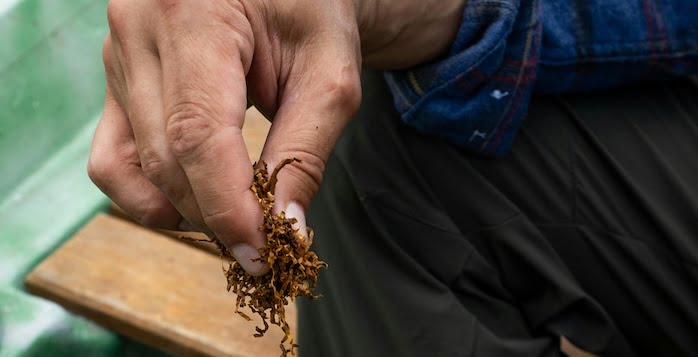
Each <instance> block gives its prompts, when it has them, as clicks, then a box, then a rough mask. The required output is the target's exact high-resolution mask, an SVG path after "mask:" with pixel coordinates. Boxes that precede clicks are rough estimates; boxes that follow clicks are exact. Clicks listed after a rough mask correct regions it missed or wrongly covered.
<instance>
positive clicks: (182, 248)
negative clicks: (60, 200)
mask: <svg viewBox="0 0 698 357" xmlns="http://www.w3.org/2000/svg"><path fill="white" fill-rule="evenodd" d="M26 286H27V288H28V290H29V291H30V292H32V293H35V294H37V295H40V296H43V297H46V298H48V299H51V300H54V301H56V302H58V303H59V304H61V305H63V306H65V307H66V308H67V309H69V310H72V311H74V312H76V313H78V314H81V315H84V316H86V317H88V318H91V319H93V320H95V321H96V322H98V323H100V324H102V325H104V326H106V327H108V328H110V329H113V330H115V331H116V332H119V333H121V334H123V335H126V336H128V337H131V338H133V339H135V340H139V341H141V342H144V343H146V344H149V345H152V346H155V347H157V348H160V349H162V350H165V351H167V352H170V353H173V354H175V355H186V356H189V355H192V356H279V355H280V351H281V350H280V348H279V341H281V337H282V333H281V331H280V330H278V329H276V326H274V328H272V330H270V332H269V333H268V334H267V335H266V336H264V337H262V338H255V337H253V336H252V334H253V333H254V327H255V326H256V325H255V323H256V322H258V321H257V320H254V321H253V322H247V321H245V320H244V319H242V318H241V317H240V316H238V315H236V314H235V313H234V309H235V306H234V305H235V304H234V301H235V295H234V294H232V293H228V292H226V290H225V287H226V281H225V278H224V276H223V273H222V271H221V261H220V259H219V258H218V257H216V256H213V255H211V254H208V253H206V252H204V251H201V250H199V249H195V248H192V247H190V246H188V245H186V244H183V243H180V242H177V241H175V240H173V239H171V238H169V237H166V236H164V235H162V234H159V233H157V232H154V231H150V230H147V229H145V228H142V227H139V226H137V225H135V224H133V223H130V222H127V221H124V220H121V219H118V218H115V217H111V216H108V215H99V216H97V217H96V218H94V219H93V220H92V221H91V222H90V223H88V224H87V225H86V226H85V227H84V228H83V229H82V230H81V231H80V232H78V233H77V234H76V235H75V236H74V237H73V238H71V239H70V240H69V241H68V242H67V243H66V244H64V245H63V246H62V247H60V248H59V249H58V250H57V251H56V252H55V253H54V254H52V255H51V256H49V257H48V258H47V259H46V260H45V261H43V262H42V263H41V264H40V265H39V266H38V267H36V268H35V269H34V271H32V272H31V273H30V274H29V275H28V276H27V278H26ZM287 314H288V320H289V323H290V324H291V327H292V329H293V330H294V331H295V327H296V323H295V321H296V311H295V306H290V307H289V308H288V310H287ZM248 315H250V316H251V313H249V312H248Z"/></svg>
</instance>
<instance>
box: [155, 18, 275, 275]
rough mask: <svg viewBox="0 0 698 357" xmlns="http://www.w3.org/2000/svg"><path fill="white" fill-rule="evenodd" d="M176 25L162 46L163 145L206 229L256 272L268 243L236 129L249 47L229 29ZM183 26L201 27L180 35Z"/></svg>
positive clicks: (241, 117) (240, 116)
mask: <svg viewBox="0 0 698 357" xmlns="http://www.w3.org/2000/svg"><path fill="white" fill-rule="evenodd" d="M179 26H180V27H179V28H178V29H177V30H175V31H174V32H175V33H170V34H171V36H175V37H176V39H172V40H168V39H165V40H164V41H162V44H161V45H159V47H161V48H160V49H159V50H160V55H161V62H162V70H163V97H164V109H165V115H166V120H167V140H168V144H169V147H170V150H171V151H172V153H173V154H174V156H175V157H176V158H177V160H178V161H179V163H180V165H181V166H182V168H183V170H184V172H185V174H186V176H187V178H188V179H189V182H190V184H191V188H192V191H193V193H194V196H195V197H196V200H197V202H198V204H199V207H200V209H201V213H202V216H203V218H204V222H205V223H206V225H207V226H208V228H209V229H210V230H211V231H212V232H213V233H214V234H215V235H216V237H217V238H218V239H220V240H221V242H222V243H224V244H225V245H226V246H227V247H228V248H229V249H230V250H231V252H232V253H233V255H234V256H235V257H236V259H237V260H238V261H239V262H240V264H241V265H242V267H243V268H245V270H247V271H248V272H250V273H253V274H255V273H257V274H260V273H263V272H264V270H265V267H264V266H263V265H262V264H261V263H253V262H252V260H251V259H252V258H257V257H259V252H258V251H257V248H260V247H263V246H264V244H265V237H264V235H263V233H262V232H261V231H259V229H258V227H259V226H260V225H261V223H262V210H261V207H260V206H259V204H258V202H257V199H256V197H255V196H254V194H253V193H252V192H251V191H250V186H251V184H252V175H253V170H252V165H251V163H250V160H249V156H248V154H247V149H246V147H245V144H244V141H243V138H242V131H241V128H242V124H243V121H244V115H245V110H246V109H247V93H246V85H245V66H244V64H243V61H245V60H247V59H246V58H245V52H246V51H251V47H252V44H251V43H250V42H248V43H247V44H245V43H244V42H245V41H246V39H245V38H244V36H241V35H240V34H238V33H235V32H233V31H229V32H225V31H223V30H221V31H222V32H221V33H216V32H215V31H214V32H211V31H210V30H211V27H210V25H208V28H207V27H206V26H182V23H181V22H179ZM182 28H185V29H186V28H190V29H194V30H192V31H200V32H199V33H197V32H187V33H184V34H182V33H181V32H182V31H185V32H186V30H182ZM201 28H207V29H208V31H201V30H199V29H201ZM178 32H179V33H178ZM250 38H251V37H250ZM241 46H249V47H250V48H240V47H241Z"/></svg>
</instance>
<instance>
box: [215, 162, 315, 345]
mask: <svg viewBox="0 0 698 357" xmlns="http://www.w3.org/2000/svg"><path fill="white" fill-rule="evenodd" d="M294 162H297V163H300V162H301V161H300V160H298V159H295V158H293V159H286V160H284V161H282V162H281V163H280V164H279V165H278V166H276V168H275V169H274V172H273V173H272V174H271V176H270V175H269V174H268V172H267V165H266V163H264V161H261V162H260V163H259V165H255V167H256V168H255V171H254V181H253V183H252V187H251V190H252V192H254V193H255V195H256V196H257V199H258V200H259V204H260V205H261V206H262V210H263V212H264V223H263V224H262V225H261V226H260V227H259V229H260V230H261V231H263V232H264V233H266V236H267V243H266V246H265V247H264V248H260V249H259V252H260V255H261V258H260V260H261V261H263V262H266V263H267V264H268V265H269V267H270V268H271V269H270V271H269V273H267V274H266V275H263V276H252V275H250V274H248V273H247V272H246V271H245V270H244V269H243V268H242V267H241V266H240V264H239V263H238V262H237V261H235V259H234V258H233V256H232V254H231V253H230V251H228V249H227V248H226V247H225V246H224V245H223V244H221V242H220V241H219V240H218V239H217V238H215V237H214V238H211V241H210V242H211V243H214V244H215V245H216V246H217V247H218V249H219V250H220V252H221V258H223V259H224V260H225V261H227V262H228V267H227V268H226V267H225V266H224V267H223V273H224V274H225V276H226V278H227V280H228V291H233V292H234V293H236V294H237V302H236V308H235V312H236V313H238V314H239V315H240V316H242V317H243V318H245V319H246V320H248V321H250V320H251V318H250V317H249V316H247V315H246V314H245V313H243V312H242V311H240V310H239V308H241V307H245V306H248V307H249V308H250V310H251V311H252V312H253V313H255V314H257V315H259V316H260V317H261V319H262V323H263V327H256V328H255V330H256V333H255V334H254V336H255V337H262V336H264V334H265V333H266V332H267V331H268V330H269V324H274V325H277V326H279V327H281V329H282V330H283V332H284V338H283V339H282V340H281V343H280V344H279V346H280V347H281V351H282V352H281V355H282V356H286V355H287V354H288V353H289V352H290V353H291V354H295V352H294V350H295V348H297V347H298V345H297V344H295V343H294V341H293V336H292V335H291V328H290V327H289V325H288V322H287V321H286V306H287V305H288V304H289V302H290V301H293V300H294V299H295V298H296V297H298V296H307V297H309V298H311V299H315V298H318V297H319V296H316V295H313V290H314V289H315V286H316V285H317V278H318V271H319V270H320V269H321V268H324V267H327V264H326V263H325V262H323V261H321V260H320V259H319V258H318V256H317V255H316V254H315V253H314V252H311V251H310V250H309V248H310V245H311V244H312V242H313V230H312V229H311V228H309V227H308V228H307V236H304V235H303V234H301V233H300V232H299V231H298V230H297V229H294V228H293V224H295V223H296V222H297V221H296V219H295V218H287V217H286V214H285V213H284V212H281V213H278V214H273V213H272V209H273V208H274V188H275V186H276V183H277V175H278V173H279V171H280V170H281V169H282V168H284V166H286V165H289V164H292V163H294Z"/></svg>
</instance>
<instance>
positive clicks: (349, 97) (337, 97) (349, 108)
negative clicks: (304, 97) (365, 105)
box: [326, 75, 361, 116]
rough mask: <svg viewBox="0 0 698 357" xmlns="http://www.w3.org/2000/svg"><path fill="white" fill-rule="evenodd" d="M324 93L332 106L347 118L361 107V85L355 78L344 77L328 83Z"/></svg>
mask: <svg viewBox="0 0 698 357" xmlns="http://www.w3.org/2000/svg"><path fill="white" fill-rule="evenodd" d="M326 92H327V93H328V95H329V96H330V100H331V101H332V103H333V105H334V106H335V107H336V108H337V109H338V110H340V111H341V112H342V113H345V114H347V115H348V116H351V115H353V114H354V113H355V112H356V111H357V110H358V109H359V105H361V83H360V81H359V79H358V78H357V77H356V76H353V75H344V76H341V77H339V78H337V79H333V80H331V81H329V82H328V83H327V85H326Z"/></svg>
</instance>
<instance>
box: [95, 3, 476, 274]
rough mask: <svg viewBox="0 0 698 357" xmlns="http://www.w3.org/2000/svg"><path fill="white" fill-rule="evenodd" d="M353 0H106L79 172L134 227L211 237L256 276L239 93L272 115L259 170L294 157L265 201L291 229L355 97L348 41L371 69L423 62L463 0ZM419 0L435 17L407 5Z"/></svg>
mask: <svg viewBox="0 0 698 357" xmlns="http://www.w3.org/2000/svg"><path fill="white" fill-rule="evenodd" d="M355 1H358V0H325V1H314V0H254V1H253V0H227V1H223V0H196V1H194V0H188V1H187V0H147V1H143V0H111V1H110V3H109V8H108V18H109V26H110V33H109V35H108V36H107V38H106V40H105V42H104V51H103V57H104V64H105V69H106V75H107V94H106V100H105V106H104V113H103V116H102V118H101V120H100V123H99V125H98V127H97V130H96V132H95V136H94V142H93V147H92V152H91V155H90V161H89V165H88V172H89V175H90V177H91V178H92V180H93V181H94V182H95V184H96V185H97V186H98V187H99V188H100V189H101V190H102V191H104V192H105V193H106V194H107V195H108V196H109V197H111V198H112V200H113V201H114V202H115V203H116V204H117V205H119V206H120V207H121V208H122V209H124V211H126V212H127V213H128V214H130V215H131V216H133V217H134V218H135V219H137V220H138V221H139V222H140V223H142V224H144V225H146V226H149V227H154V228H163V229H171V230H185V231H188V230H198V231H202V232H204V233H207V234H209V235H211V236H216V237H217V238H218V239H220V240H221V241H222V242H223V243H224V244H225V245H226V246H227V247H228V248H229V249H230V250H231V252H232V253H233V254H234V255H235V257H236V258H237V260H238V261H239V262H240V264H241V265H242V266H243V268H245V269H246V270H247V271H248V272H250V273H252V274H263V273H265V271H266V269H268V268H267V267H265V266H264V265H262V264H260V263H253V262H252V260H251V259H252V258H254V257H258V256H259V253H258V252H257V248H259V247H262V246H263V245H264V243H265V237H264V236H263V234H262V233H261V232H260V231H259V230H258V227H259V225H260V224H261V223H262V213H261V209H260V207H259V204H258V203H257V200H256V199H255V197H254V196H253V194H252V192H251V191H250V190H249V188H250V185H251V180H252V166H251V164H250V162H249V158H248V154H247V151H246V149H245V145H244V143H243V138H242V135H241V127H242V125H243V122H244V114H245V110H246V108H247V99H248V98H250V99H251V101H252V102H253V103H254V104H255V106H256V107H257V108H258V109H259V110H260V111H261V112H262V113H263V114H264V115H265V116H266V117H267V118H271V119H273V125H272V128H271V131H270V133H269V136H268V138H267V141H266V143H265V146H264V151H263V153H262V157H261V158H262V159H263V160H264V161H266V162H267V163H268V164H269V167H270V168H273V167H274V166H275V165H276V164H277V163H278V162H279V161H281V160H283V159H285V158H290V157H295V158H298V159H301V160H302V161H303V163H302V164H298V165H291V166H289V167H287V168H286V169H284V170H283V171H282V172H281V174H280V175H279V185H278V187H277V190H276V209H277V210H283V211H285V212H286V213H287V214H288V215H289V216H292V217H296V218H297V219H298V221H299V223H298V226H299V228H300V229H301V231H302V232H303V231H305V229H304V226H305V218H304V212H305V209H306V208H307V206H308V204H309V202H310V200H311V199H312V197H313V196H314V194H315V192H316V191H317V189H318V186H319V184H320V182H321V180H322V172H323V170H324V165H325V162H326V160H327V158H328V156H329V154H330V152H331V151H332V149H333V146H334V144H335V142H336V140H337V138H338V136H339V135H340V133H341V131H342V129H343V128H344V127H345V125H346V124H347V122H348V120H349V118H350V117H351V115H352V114H353V112H354V111H355V110H356V109H357V107H358V105H359V102H360V97H361V91H360V83H359V72H360V69H361V65H362V63H361V62H362V49H361V43H362V42H363V43H364V44H365V45H366V46H365V47H364V50H363V51H364V55H365V56H366V58H367V60H368V61H369V62H371V63H374V64H375V65H377V66H382V67H391V66H392V67H404V66H409V65H413V64H416V63H419V62H421V61H425V60H428V59H429V58H431V57H433V56H435V55H438V54H439V53H442V52H443V51H444V50H445V49H446V48H447V47H448V44H449V43H450V41H451V39H452V37H453V36H454V34H455V30H456V28H457V24H458V21H459V19H460V11H461V9H462V4H461V3H463V1H462V0H460V1H443V0H430V1H421V0H420V1H416V0H415V1H411V2H405V1H404V0H393V1H383V2H380V1H379V0H372V1H370V2H373V1H376V2H375V3H372V4H369V1H368V0H366V1H358V2H355ZM408 3H409V5H408ZM430 3H433V4H436V5H434V6H435V7H434V8H433V10H434V11H437V13H436V15H433V16H432V15H428V14H426V15H425V14H423V13H421V12H419V11H422V10H424V9H423V8H425V6H427V5H428V4H430ZM446 3H448V4H449V5H448V6H445V5H443V4H446ZM458 4H461V5H458ZM446 8H448V11H446ZM442 10H443V11H442ZM445 11H446V12H448V14H444V13H443V12H445ZM408 15H409V16H408ZM384 16H391V17H384ZM393 16H394V17H393ZM445 17H448V18H449V19H450V20H449V21H445V20H444V18H445ZM393 18H394V19H395V21H393V22H391V21H390V20H391V19H393ZM384 23H385V25H384ZM429 24H431V26H432V27H430V28H431V29H432V30H433V31H424V28H423V27H422V26H421V25H424V26H426V25H429ZM360 28H361V29H362V30H361V31H362V32H363V33H366V34H367V35H366V36H365V38H364V39H363V40H360V34H359V29H360ZM440 29H441V30H444V31H445V32H443V31H441V30H440ZM427 34H428V35H427ZM419 43H423V44H424V46H423V47H420V48H422V49H423V50H422V51H414V50H411V48H410V45H409V44H412V45H414V44H419Z"/></svg>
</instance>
